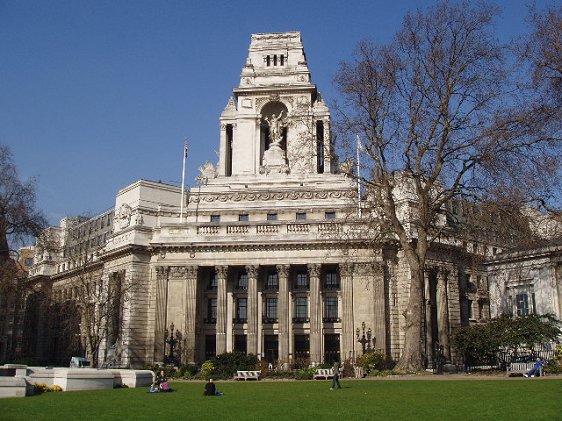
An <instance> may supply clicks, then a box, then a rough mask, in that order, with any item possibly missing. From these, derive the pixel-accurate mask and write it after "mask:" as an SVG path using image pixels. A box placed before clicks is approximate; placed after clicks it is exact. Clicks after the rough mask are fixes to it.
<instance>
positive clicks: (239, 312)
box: [236, 298, 248, 323]
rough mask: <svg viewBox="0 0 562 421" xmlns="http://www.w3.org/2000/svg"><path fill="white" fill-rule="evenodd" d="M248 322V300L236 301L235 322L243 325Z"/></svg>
mask: <svg viewBox="0 0 562 421" xmlns="http://www.w3.org/2000/svg"><path fill="white" fill-rule="evenodd" d="M247 320H248V299H247V298H238V299H237V300H236V321H237V322H238V323H245V322H246V321H247Z"/></svg>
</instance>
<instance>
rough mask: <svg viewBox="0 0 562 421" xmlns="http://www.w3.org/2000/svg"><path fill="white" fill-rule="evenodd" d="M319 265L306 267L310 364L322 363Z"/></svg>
mask: <svg viewBox="0 0 562 421" xmlns="http://www.w3.org/2000/svg"><path fill="white" fill-rule="evenodd" d="M320 270H321V265H318V264H310V265H308V275H309V278H310V362H311V363H313V364H314V363H317V364H318V363H320V362H321V361H322V355H321V353H322V336H321V333H322V302H321V297H320Z"/></svg>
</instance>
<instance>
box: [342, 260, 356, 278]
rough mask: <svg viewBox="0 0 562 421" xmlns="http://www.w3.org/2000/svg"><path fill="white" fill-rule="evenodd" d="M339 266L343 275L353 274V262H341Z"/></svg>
mask: <svg viewBox="0 0 562 421" xmlns="http://www.w3.org/2000/svg"><path fill="white" fill-rule="evenodd" d="M339 266H340V275H341V276H351V275H352V274H353V263H351V262H345V263H341V264H340V265H339Z"/></svg>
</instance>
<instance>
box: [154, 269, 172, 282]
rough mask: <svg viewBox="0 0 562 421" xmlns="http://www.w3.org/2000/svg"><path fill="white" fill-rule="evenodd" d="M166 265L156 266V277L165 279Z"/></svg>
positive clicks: (166, 275)
mask: <svg viewBox="0 0 562 421" xmlns="http://www.w3.org/2000/svg"><path fill="white" fill-rule="evenodd" d="M168 271H169V267H168V266H156V279H158V280H161V279H166V278H167V277H168Z"/></svg>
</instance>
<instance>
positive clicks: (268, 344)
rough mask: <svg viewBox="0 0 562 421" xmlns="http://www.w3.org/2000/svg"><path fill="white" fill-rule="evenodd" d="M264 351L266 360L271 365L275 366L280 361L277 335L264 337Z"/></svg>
mask: <svg viewBox="0 0 562 421" xmlns="http://www.w3.org/2000/svg"><path fill="white" fill-rule="evenodd" d="M263 349H264V351H265V360H266V361H267V362H268V363H270V364H275V362H276V361H277V360H278V359H279V338H278V336H277V335H264V337H263Z"/></svg>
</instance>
